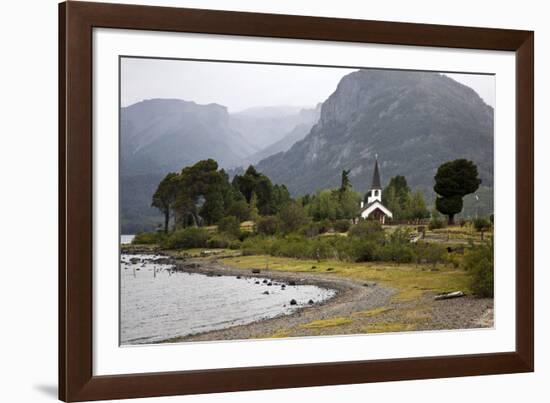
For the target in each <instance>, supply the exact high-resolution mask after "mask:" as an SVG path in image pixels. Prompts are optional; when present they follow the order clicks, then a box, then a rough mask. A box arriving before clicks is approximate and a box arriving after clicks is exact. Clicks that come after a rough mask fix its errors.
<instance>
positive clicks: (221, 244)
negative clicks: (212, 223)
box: [206, 234, 233, 249]
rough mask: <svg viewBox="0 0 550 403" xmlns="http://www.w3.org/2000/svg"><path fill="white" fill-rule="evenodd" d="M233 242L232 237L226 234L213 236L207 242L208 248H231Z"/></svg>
mask: <svg viewBox="0 0 550 403" xmlns="http://www.w3.org/2000/svg"><path fill="white" fill-rule="evenodd" d="M232 241H233V238H232V237H228V236H227V235H226V234H213V235H211V236H210V237H209V238H208V240H207V241H206V247H207V248H213V249H215V248H218V249H223V248H229V245H230V243H231V242H232Z"/></svg>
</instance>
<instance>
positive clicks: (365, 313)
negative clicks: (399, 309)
mask: <svg viewBox="0 0 550 403" xmlns="http://www.w3.org/2000/svg"><path fill="white" fill-rule="evenodd" d="M391 310H393V308H388V307H385V306H382V307H379V308H374V309H370V310H368V311H358V312H354V313H353V314H352V316H359V317H361V318H372V317H373V316H378V315H381V314H383V313H386V312H389V311H391Z"/></svg>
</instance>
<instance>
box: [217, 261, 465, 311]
mask: <svg viewBox="0 0 550 403" xmlns="http://www.w3.org/2000/svg"><path fill="white" fill-rule="evenodd" d="M223 262H224V264H227V265H228V266H233V267H238V268H242V269H254V268H257V269H262V268H265V267H266V262H268V263H269V269H270V270H277V271H289V272H307V273H311V274H317V273H322V274H324V275H334V276H340V277H346V278H351V279H355V280H358V281H365V282H367V281H375V282H378V283H380V284H381V285H384V286H387V287H392V288H395V289H396V290H397V291H398V293H397V294H396V295H395V297H394V299H395V300H398V301H406V300H414V299H417V298H418V297H420V296H421V295H422V294H424V293H425V292H427V291H431V292H436V293H444V292H451V291H457V290H461V291H464V292H465V293H469V291H470V289H469V275H468V274H467V273H466V272H465V271H464V270H462V269H459V268H453V267H446V266H443V265H438V266H437V267H438V271H430V269H431V268H432V266H431V265H418V266H416V265H414V264H401V265H396V264H390V263H384V262H372V263H370V262H369V263H348V262H341V261H336V260H325V261H322V262H317V261H316V260H300V259H293V258H285V257H273V256H264V255H254V256H239V257H234V258H226V259H223ZM314 266H315V269H312V267H314ZM329 268H331V269H332V270H330V271H327V269H329Z"/></svg>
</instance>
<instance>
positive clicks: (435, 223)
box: [428, 217, 447, 230]
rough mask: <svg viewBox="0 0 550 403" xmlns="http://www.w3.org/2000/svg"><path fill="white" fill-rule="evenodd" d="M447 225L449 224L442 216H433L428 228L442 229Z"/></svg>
mask: <svg viewBox="0 0 550 403" xmlns="http://www.w3.org/2000/svg"><path fill="white" fill-rule="evenodd" d="M446 226H447V224H446V223H445V221H443V220H442V219H441V218H437V217H436V218H432V219H431V220H430V223H429V224H428V229H430V230H434V229H441V228H445V227H446Z"/></svg>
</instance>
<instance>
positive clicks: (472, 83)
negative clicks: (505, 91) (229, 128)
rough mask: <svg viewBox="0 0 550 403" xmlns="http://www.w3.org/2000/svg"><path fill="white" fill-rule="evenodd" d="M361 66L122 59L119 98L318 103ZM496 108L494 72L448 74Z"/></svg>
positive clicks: (234, 107)
mask: <svg viewBox="0 0 550 403" xmlns="http://www.w3.org/2000/svg"><path fill="white" fill-rule="evenodd" d="M355 70H357V69H345V68H329V67H307V66H281V65H260V64H245V63H223V62H198V61H184V60H162V59H161V60H159V59H137V58H123V59H122V61H121V103H122V106H128V105H131V104H134V103H136V102H139V101H142V100H144V99H151V98H177V99H183V100H186V101H194V102H196V103H198V104H209V103H217V104H221V105H224V106H226V107H227V108H228V109H229V112H238V111H241V110H244V109H247V108H251V107H256V106H276V105H291V106H314V105H316V104H317V103H318V102H323V101H324V100H326V99H327V98H328V96H329V95H330V94H332V92H334V90H335V89H336V86H337V84H338V82H339V81H340V79H341V78H342V77H343V76H345V75H346V74H349V73H351V72H352V71H355ZM447 75H448V76H450V77H452V78H453V79H455V80H457V81H459V82H461V83H463V84H465V85H467V86H469V87H471V88H473V89H474V90H475V91H476V92H477V93H478V94H479V95H480V96H481V98H483V100H484V101H485V102H486V103H487V104H489V105H491V106H493V107H494V95H495V94H494V93H495V91H494V76H488V75H476V74H447Z"/></svg>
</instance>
